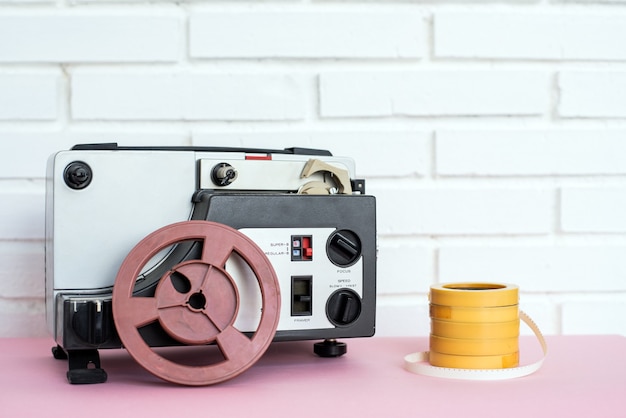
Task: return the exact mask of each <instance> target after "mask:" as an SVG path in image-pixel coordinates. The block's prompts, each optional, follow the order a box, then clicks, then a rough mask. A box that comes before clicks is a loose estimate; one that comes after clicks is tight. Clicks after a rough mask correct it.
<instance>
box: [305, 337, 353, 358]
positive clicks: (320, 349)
mask: <svg viewBox="0 0 626 418" xmlns="http://www.w3.org/2000/svg"><path fill="white" fill-rule="evenodd" d="M313 352H314V353H315V354H317V355H318V356H320V357H341V356H343V355H344V354H346V353H347V352H348V346H347V345H346V343H340V342H337V341H335V340H324V341H323V342H321V343H315V344H313Z"/></svg>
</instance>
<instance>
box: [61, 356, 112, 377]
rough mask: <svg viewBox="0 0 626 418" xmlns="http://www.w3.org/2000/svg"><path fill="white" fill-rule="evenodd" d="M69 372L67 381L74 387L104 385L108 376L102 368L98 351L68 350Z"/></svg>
mask: <svg viewBox="0 0 626 418" xmlns="http://www.w3.org/2000/svg"><path fill="white" fill-rule="evenodd" d="M67 356H68V358H69V370H68V372H67V381H68V382H70V383H71V384H73V385H86V384H92V383H104V382H106V381H107V374H106V372H105V371H104V369H102V368H101V367H100V355H99V354H98V350H68V351H67Z"/></svg>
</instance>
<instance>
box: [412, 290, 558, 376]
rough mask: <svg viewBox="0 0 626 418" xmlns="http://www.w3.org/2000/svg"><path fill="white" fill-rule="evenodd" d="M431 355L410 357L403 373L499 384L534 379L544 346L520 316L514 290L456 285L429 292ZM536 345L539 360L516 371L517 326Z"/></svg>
mask: <svg viewBox="0 0 626 418" xmlns="http://www.w3.org/2000/svg"><path fill="white" fill-rule="evenodd" d="M430 302H431V305H430V316H431V335H430V351H425V352H419V353H413V354H409V355H407V356H406V357H405V358H404V367H405V369H406V370H408V371H410V372H412V373H416V374H422V375H427V376H435V377H445V378H454V379H466V380H503V379H511V378H516V377H522V376H526V375H529V374H531V373H534V372H535V371H536V370H538V369H539V368H540V367H541V365H542V364H543V359H544V358H545V356H546V355H547V351H548V348H547V344H546V342H545V339H544V338H543V335H542V334H541V331H540V330H539V328H538V327H537V325H536V324H535V323H534V322H533V321H532V319H530V317H529V316H528V315H526V314H525V313H524V312H522V311H520V310H519V307H518V287H517V286H515V285H509V284H492V283H456V284H443V285H437V286H432V287H431V292H430ZM520 320H522V321H523V322H524V323H526V324H527V325H528V326H529V327H530V329H531V330H532V331H533V332H534V334H535V335H536V337H537V339H538V340H539V342H540V344H541V347H542V350H543V353H544V357H543V358H542V359H541V360H539V361H538V362H536V363H533V364H530V365H526V366H522V367H518V366H519V342H518V341H519V323H520Z"/></svg>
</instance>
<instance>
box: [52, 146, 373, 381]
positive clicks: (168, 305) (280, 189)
mask: <svg viewBox="0 0 626 418" xmlns="http://www.w3.org/2000/svg"><path fill="white" fill-rule="evenodd" d="M45 254H46V305H47V321H48V328H49V329H50V332H51V333H52V335H53V337H54V339H55V341H56V343H57V345H56V346H55V347H54V348H53V354H54V357H55V358H58V359H68V360H69V371H68V372H67V378H68V380H69V382H70V383H75V384H80V383H101V382H104V381H106V379H107V374H106V372H105V371H104V369H102V367H101V364H100V357H99V352H98V350H99V349H109V348H121V347H124V348H125V349H126V350H127V351H128V352H129V353H130V355H131V356H132V357H133V358H134V359H135V360H136V361H137V362H138V363H139V364H140V365H141V366H143V367H144V368H145V369H146V370H148V371H149V372H151V373H152V374H154V375H156V376H158V377H160V378H162V379H164V380H166V381H169V382H174V383H180V384H185V385H209V384H214V383H219V382H222V381H225V380H227V379H230V378H232V377H235V376H237V375H239V374H241V373H242V372H243V371H245V370H247V369H248V368H249V367H251V366H252V365H253V364H254V363H255V362H256V361H257V360H258V359H259V358H260V357H261V356H262V354H263V353H264V352H265V350H266V349H267V348H268V346H269V344H270V343H271V342H272V341H289V340H315V339H320V340H323V342H318V343H316V344H315V345H314V351H315V353H317V354H318V355H320V356H324V357H337V356H340V355H342V354H344V353H345V352H346V346H345V343H343V342H338V341H337V339H338V338H350V337H367V336H372V335H373V334H374V330H375V312H376V204H375V199H374V197H373V196H369V195H366V194H365V182H364V180H359V179H355V168H354V162H353V160H352V159H350V158H343V157H334V156H332V154H331V153H330V152H328V151H324V150H314V149H308V148H289V149H285V150H262V149H241V148H219V147H124V146H118V145H117V144H84V145H77V146H75V147H73V148H72V149H71V150H67V151H61V152H58V153H56V154H54V155H52V156H51V157H50V159H49V162H48V172H47V186H46V250H45ZM183 346H193V347H195V348H194V350H200V351H201V354H200V355H199V358H200V360H201V361H200V364H198V358H197V357H198V355H196V356H195V357H196V359H195V362H194V363H190V364H187V362H185V361H183V360H181V359H180V356H179V357H175V356H174V357H172V355H171V351H172V350H174V351H179V350H186V349H189V348H190V347H183ZM172 347H178V348H176V349H172ZM203 350H206V354H205V352H204V351H203Z"/></svg>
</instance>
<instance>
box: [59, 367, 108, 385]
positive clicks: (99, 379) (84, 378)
mask: <svg viewBox="0 0 626 418" xmlns="http://www.w3.org/2000/svg"><path fill="white" fill-rule="evenodd" d="M67 381H68V382H70V383H71V384H73V385H89V384H93V383H104V382H106V381H107V372H105V371H104V369H75V370H70V371H68V372H67Z"/></svg>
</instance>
